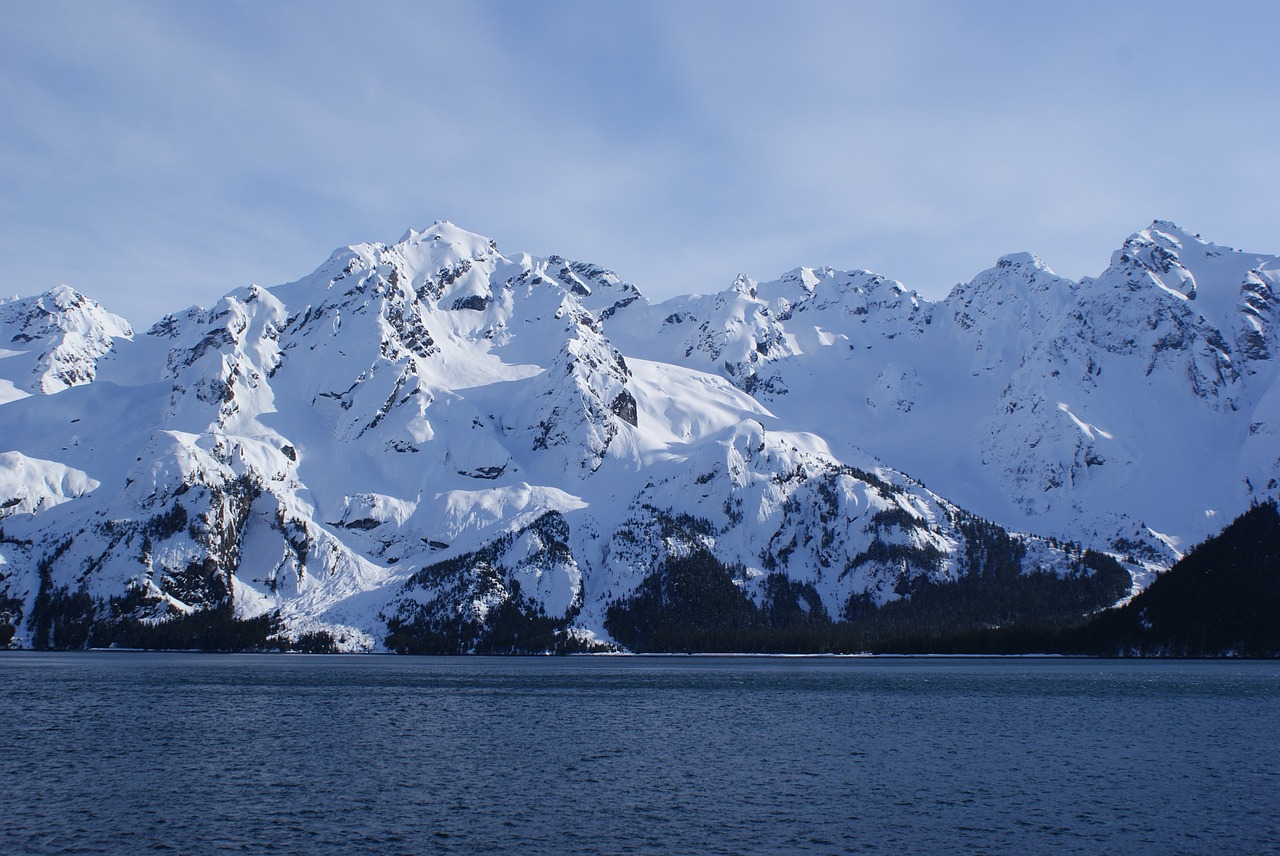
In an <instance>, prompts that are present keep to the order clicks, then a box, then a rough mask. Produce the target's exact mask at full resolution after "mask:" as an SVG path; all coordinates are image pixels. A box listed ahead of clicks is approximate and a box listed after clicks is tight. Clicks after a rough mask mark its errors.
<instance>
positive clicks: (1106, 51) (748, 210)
mask: <svg viewBox="0 0 1280 856" xmlns="http://www.w3.org/2000/svg"><path fill="white" fill-rule="evenodd" d="M0 16H2V17H3V18H4V19H5V20H4V23H5V26H4V27H2V28H0V110H3V112H4V115H5V116H6V121H5V122H4V123H0V186H3V188H4V192H3V193H0V253H3V255H4V258H5V260H6V261H5V265H4V268H3V274H2V275H0V290H3V291H5V292H6V293H7V292H23V293H30V292H33V291H37V290H42V289H44V288H48V287H50V286H52V285H55V284H57V283H58V282H61V281H66V282H69V283H70V284H72V285H74V286H76V287H78V288H81V289H82V290H84V291H86V292H88V293H90V294H91V295H93V296H95V297H97V298H98V299H100V300H102V301H103V302H104V303H106V304H107V305H108V306H110V307H112V308H114V309H116V310H117V311H120V312H122V313H124V314H126V315H128V316H129V317H130V318H131V320H134V321H135V322H138V323H146V322H149V321H150V320H152V319H154V318H155V317H157V316H158V315H159V314H160V313H161V312H163V311H166V310H170V309H176V308H179V307H180V306H182V305H185V304H186V303H190V302H193V301H200V302H206V303H207V302H209V301H211V300H212V299H214V298H215V297H216V296H217V295H218V294H220V293H222V292H223V291H225V290H227V289H230V288H233V287H236V286H239V285H243V284H245V283H247V282H249V281H258V282H262V283H264V284H272V283H275V282H279V281H284V280H287V279H292V278H295V277H297V276H300V275H302V274H304V273H306V272H307V271H308V270H309V269H310V268H311V267H313V266H314V265H316V264H319V263H320V262H321V261H322V260H323V259H324V258H325V257H327V255H328V253H329V252H330V250H332V249H333V247H335V246H337V245H340V244H345V243H350V242H354V241H359V240H392V239H394V238H396V237H398V236H399V235H400V233H401V232H403V230H404V229H405V228H407V227H409V226H415V227H420V226H422V225H423V224H425V223H428V222H430V221H431V220H433V219H436V218H442V217H447V218H449V219H452V220H454V221H455V222H457V223H459V224H460V225H462V226H464V227H466V228H470V229H474V230H477V231H481V232H484V233H485V234H488V235H491V236H493V237H495V238H497V239H498V240H499V242H500V244H501V245H502V246H503V247H504V248H506V249H511V250H516V249H523V250H529V251H531V252H537V253H550V252H560V253H563V254H566V255H574V256H578V257H584V258H590V259H592V260H594V261H598V262H600V263H603V264H606V265H608V266H611V267H613V268H615V269H617V270H618V271H619V273H621V274H622V275H623V276H626V277H628V278H630V279H632V280H634V281H636V282H637V283H638V284H639V285H640V286H641V287H642V289H644V290H645V291H646V292H647V293H650V294H651V295H653V296H656V297H661V296H665V295H667V294H671V293H675V292H677V291H696V290H708V289H713V288H720V287H723V286H724V285H725V284H727V283H728V282H729V281H730V280H731V278H732V276H733V275H734V274H735V273H737V272H739V271H746V272H749V273H751V274H753V275H755V276H758V277H768V276H772V275H775V274H777V273H780V272H781V271H783V270H786V269H789V268H791V267H794V266H796V265H800V264H833V265H837V266H841V267H866V268H871V269H875V270H878V271H879V272H882V273H884V274H886V275H889V276H893V277H896V278H899V279H902V280H904V281H905V282H906V283H907V284H908V285H911V286H914V287H918V288H921V289H922V290H925V291H926V292H928V293H930V294H933V295H938V294H941V293H943V292H945V290H946V289H947V288H949V287H950V286H951V285H952V284H954V283H955V282H956V281H959V280H962V279H967V278H969V277H970V276H972V275H973V274H974V273H976V272H977V271H978V270H980V269H981V268H982V267H984V266H986V265H989V264H990V263H991V262H992V261H993V260H994V259H995V258H996V257H997V256H998V255H1000V254H1002V253H1005V252H1010V251H1015V250H1032V251H1035V252H1037V253H1038V254H1040V255H1041V256H1042V257H1044V258H1045V259H1046V260H1047V261H1048V262H1049V263H1050V264H1051V265H1053V266H1054V267H1055V268H1057V269H1059V270H1060V271H1061V272H1063V273H1066V274H1068V275H1072V276H1080V275H1084V274H1092V273H1096V272H1097V271H1098V270H1100V269H1101V268H1102V267H1103V266H1104V265H1105V264H1106V261H1107V257H1108V255H1109V252H1110V250H1111V249H1113V248H1114V247H1115V246H1117V245H1118V244H1119V242H1120V241H1121V240H1123V238H1124V236H1125V235H1126V234H1127V233H1128V232H1130V231H1132V230H1134V229H1137V228H1141V227H1142V226H1144V225H1145V224H1146V223H1147V222H1148V221H1149V220H1150V219H1151V218H1153V217H1156V216H1161V217H1170V218H1172V219H1175V220H1180V221H1183V222H1184V225H1187V226H1190V227H1192V228H1195V229H1197V230H1199V231H1201V232H1202V233H1204V234H1206V236H1208V237H1211V238H1214V239H1215V240H1220V241H1223V242H1227V243H1236V244H1241V245H1244V246H1246V247H1248V248H1251V249H1260V250H1280V247H1276V246H1272V245H1271V244H1273V243H1274V234H1275V224H1276V223H1277V222H1278V221H1280V218H1278V217H1277V215H1278V214H1280V200H1278V199H1277V195H1276V194H1274V193H1271V192H1269V191H1268V190H1267V188H1268V187H1269V186H1271V185H1274V182H1275V178H1276V170H1277V167H1276V164H1277V163H1280V158H1277V156H1276V155H1277V151H1276V143H1275V141H1276V139H1277V138H1278V137H1277V131H1280V128H1278V127H1277V125H1278V124H1280V118H1278V117H1277V115H1276V112H1275V111H1274V110H1272V109H1271V106H1270V102H1271V101H1272V100H1274V91H1275V90H1276V88H1277V84H1278V83H1280V58H1277V56H1276V54H1275V52H1268V51H1265V50H1262V49H1259V48H1257V47H1255V42H1256V34H1258V33H1263V32H1269V31H1272V30H1274V29H1275V27H1276V25H1277V24H1280V9H1273V6H1272V5H1271V4H1266V3H1226V4H1219V5H1216V6H1214V7H1212V8H1209V7H1205V6H1204V5H1203V4H1191V3H1169V2H1165V3H1149V2H1133V3H1126V4H1121V5H1119V6H1117V5H1116V4H1104V3H1092V2H1089V3H1081V4H1042V3H1032V4H1028V3H1020V2H1019V3H1014V2H975V3H964V4H956V3H940V2H902V3H844V2H839V3H837V2H800V3H795V4H788V5H786V6H781V5H779V4H776V3H762V2H710V0H693V2H681V3H674V2H673V3H666V2H656V3H651V2H644V3H641V2H611V3H587V2H557V0H549V2H540V3H518V2H468V3H460V2H432V3H425V4H424V3H413V2H399V0H382V2H376V0H375V2H368V3H362V4H358V5H357V4H349V3H328V2H276V3H270V4H261V3H247V2H246V3H230V2H223V3H216V4H194V3H184V4H175V3H166V2H146V0H137V2H125V1H124V0H121V2H113V3H110V4H84V3H78V2H60V0H46V2H42V3H40V4H18V3H14V4H4V5H2V6H0Z"/></svg>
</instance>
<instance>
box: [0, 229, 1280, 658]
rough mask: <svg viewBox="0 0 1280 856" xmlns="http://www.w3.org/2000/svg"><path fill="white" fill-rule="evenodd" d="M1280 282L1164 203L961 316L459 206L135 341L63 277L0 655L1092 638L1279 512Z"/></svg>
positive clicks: (1, 401)
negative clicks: (652, 261)
mask: <svg viewBox="0 0 1280 856" xmlns="http://www.w3.org/2000/svg"><path fill="white" fill-rule="evenodd" d="M1278 289H1280V258H1277V257H1275V256H1270V255H1262V254H1257V253H1246V252H1241V251H1239V250H1234V249H1230V248H1227V247H1223V246H1219V245H1216V244H1213V243H1210V242H1208V241H1206V240H1203V239H1201V238H1200V237H1199V236H1197V235H1194V234H1191V233H1189V232H1187V231H1185V230H1183V229H1180V228H1179V227H1177V226H1175V225H1173V224H1171V223H1167V222H1163V221H1156V222H1154V223H1153V224H1152V225H1151V226H1150V227H1148V228H1146V229H1143V230H1141V231H1139V232H1137V233H1135V234H1134V235H1132V236H1130V237H1129V238H1128V239H1127V240H1125V241H1124V243H1123V245H1122V246H1121V247H1120V248H1119V249H1118V250H1116V251H1115V253H1114V254H1113V255H1112V258H1111V261H1110V264H1109V266H1108V267H1107V268H1106V270H1105V271H1103V273H1102V274H1100V275H1099V276H1098V277H1096V278H1085V279H1082V280H1079V281H1075V280H1071V279H1067V278H1064V277H1060V276H1057V275H1056V274H1054V273H1053V271H1052V270H1050V269H1049V267H1048V266H1047V265H1046V264H1045V263H1044V262H1043V261H1041V260H1040V259H1038V258H1037V257H1035V256H1033V255H1030V254H1015V255H1009V256H1005V257H1003V258H1001V259H999V260H998V261H997V262H996V264H995V265H994V266H993V267H992V268H990V269H988V270H986V271H983V272H981V273H979V274H978V275H977V276H976V277H974V278H973V279H972V280H971V281H970V282H968V283H965V284H961V285H957V286H956V287H955V288H954V289H953V290H952V291H951V293H950V294H949V295H947V297H946V298H944V299H942V300H938V301H930V300H926V299H924V298H923V297H921V296H920V295H919V294H917V293H916V292H914V291H911V290H909V289H907V288H906V287H904V286H903V285H902V284H901V283H898V282H895V281H893V280H890V279H887V278H885V277H883V276H880V275H877V274H873V273H870V272H867V271H839V270H834V269H831V268H807V267H802V268H798V269H796V270H793V271H791V272H789V273H786V274H784V275H783V276H781V277H779V278H778V279H775V280H770V281H756V280H753V279H751V278H749V277H747V276H740V277H738V278H737V279H736V280H735V281H734V282H733V283H732V285H730V287H729V288H727V289H726V290H724V291H722V292H719V293H713V294H705V295H695V296H687V297H678V298H674V299H671V300H667V301H663V302H660V303H651V302H650V301H649V300H647V299H646V298H645V297H644V296H643V295H642V294H641V292H640V290H639V289H638V288H637V287H636V286H634V285H632V284H630V283H628V282H625V281H623V280H621V279H620V278H619V277H617V276H616V275H615V274H613V273H612V272H610V271H608V270H606V269H604V268H602V267H600V266H598V265H595V264H591V263H586V262H580V261H571V260H569V259H566V258H562V257H560V256H555V255H553V256H549V257H536V256H531V255H529V254H526V253H506V252H503V251H500V250H499V249H498V246H497V244H496V243H495V242H494V241H493V240H490V239H489V238H485V237H482V236H480V235H476V234H473V233H470V232H467V231H464V230H462V229H460V228H458V227H456V226H454V225H452V224H450V223H447V222H437V223H435V224H434V225H432V226H431V227H430V228H428V229H426V230H425V231H422V232H418V231H413V230H410V231H409V232H407V233H406V234H405V235H404V236H403V237H402V238H401V239H400V240H399V241H397V242H395V243H393V244H358V245H355V246H351V247H346V248H343V249H340V250H338V251H336V252H335V253H334V254H333V255H332V256H330V258H329V259H328V260H327V261H326V262H325V263H324V264H322V265H321V266H320V267H319V268H318V269H316V271H315V272H314V273H312V274H310V275H308V276H306V277H304V278H302V279H300V280H298V281H296V282H292V283H287V284H283V285H279V286H275V287H273V288H262V287H259V286H256V285H255V286H250V287H248V288H242V289H238V290H235V291H232V292H230V293H228V294H227V295H226V296H225V297H224V298H222V299H221V300H220V301H219V302H218V303H217V304H216V305H215V306H213V307H212V308H208V309H205V308H200V307H191V308H189V309H186V310H183V311H181V312H177V313H174V314H171V315H167V316H166V317H165V318H163V319H162V320H160V321H159V322H158V323H156V324H154V325H153V326H152V327H151V328H150V329H148V330H146V331H145V332H141V333H140V332H136V331H134V330H133V329H132V328H131V327H130V325H129V324H128V323H127V322H126V321H125V320H124V319H122V318H119V317H118V316H115V315H112V314H111V313H110V312H108V311H107V310H106V309H104V308H103V307H101V306H100V305H98V304H97V303H95V302H94V301H92V300H90V299H89V298H87V297H85V296H84V295H82V294H80V293H78V292H76V291H74V290H73V289H71V288H68V287H66V286H59V287H57V288H54V289H52V290H50V291H48V292H46V293H45V294H42V295H39V296H36V297H28V298H14V299H11V300H8V301H5V302H3V303H0V631H3V632H0V641H3V640H4V638H6V637H7V640H8V644H10V645H11V646H15V647H37V648H44V647H80V646H83V645H106V644H113V643H115V644H129V643H130V642H131V641H134V642H136V641H137V640H138V639H144V640H145V638H147V637H146V636H145V633H146V632H150V630H148V628H150V629H151V630H154V629H156V628H161V627H163V626H165V625H171V626H175V627H176V626H181V625H182V624H183V622H188V623H190V622H196V621H202V620H205V621H207V620H209V619H210V618H211V617H213V616H218V617H220V619H219V620H223V621H224V624H225V625H226V626H235V627H244V626H249V625H248V624H247V622H253V621H261V620H264V619H265V618H267V617H269V618H270V622H268V623H269V632H270V633H271V634H273V638H276V639H278V640H281V641H282V642H283V643H285V644H298V645H304V646H305V645H307V644H311V643H315V644H320V645H321V646H322V647H324V648H325V649H332V650H344V651H379V650H388V649H390V650H406V651H448V652H454V651H457V652H465V651H504V652H509V651H543V650H592V649H600V648H619V647H621V648H629V649H632V650H646V649H653V648H672V649H678V650H683V649H689V648H690V647H697V646H699V645H700V644H704V643H707V640H708V639H710V638H711V637H708V636H706V635H705V634H706V633H713V634H715V633H718V634H720V635H719V636H718V637H715V638H716V639H719V640H720V642H719V644H720V645H721V647H723V646H724V645H732V644H734V643H733V640H737V639H742V638H745V637H744V636H743V634H750V633H754V632H757V631H760V632H765V631H768V632H771V633H773V634H774V635H775V636H777V635H778V634H784V635H785V634H786V633H795V632H799V631H798V630H797V628H805V627H813V626H816V625H821V626H824V627H830V626H835V625H841V624H848V623H850V622H857V621H859V620H863V619H865V618H866V617H867V616H869V615H877V614H881V613H884V614H890V613H894V612H895V611H896V612H898V613H900V612H902V611H903V609H904V606H905V605H909V604H915V605H916V606H917V607H919V608H923V606H921V605H923V604H935V605H936V604H952V606H938V607H937V609H936V610H935V611H934V613H931V614H933V615H935V618H936V616H938V615H944V614H951V613H950V611H951V610H953V609H954V608H955V607H954V604H956V603H960V602H961V601H964V602H965V603H969V602H972V603H975V604H977V606H974V607H973V610H976V611H969V607H966V608H965V611H964V612H963V614H964V615H966V616H968V617H967V618H965V619H964V620H967V621H971V622H977V623H980V624H981V623H985V624H992V623H999V622H1000V621H1001V620H1004V619H1003V618H1002V616H1006V617H1007V615H1009V614H1012V613H1010V612H1009V610H1011V609H1012V610H1014V611H1016V612H1018V614H1019V615H1020V616H1022V617H1026V616H1031V617H1035V616H1036V615H1039V616H1040V617H1042V618H1045V619H1046V620H1055V621H1057V620H1066V619H1067V618H1069V617H1070V616H1075V617H1077V618H1079V617H1080V616H1082V615H1084V614H1087V613H1089V612H1091V611H1095V610H1097V609H1100V608H1103V607H1106V606H1109V605H1111V604H1112V603H1115V602H1117V601H1124V600H1126V599H1127V598H1129V597H1132V596H1133V595H1134V594H1136V593H1137V592H1138V591H1141V590H1142V589H1143V588H1145V587H1146V586H1147V585H1148V584H1149V582H1150V581H1151V580H1152V579H1153V578H1154V577H1155V576H1156V575H1158V574H1159V573H1161V572H1162V571H1163V570H1165V569H1167V568H1168V567H1169V566H1170V565H1172V564H1173V563H1174V562H1175V561H1177V559H1178V558H1180V556H1181V555H1182V553H1183V552H1185V551H1186V550H1187V549H1188V548H1189V547H1190V546H1191V545H1192V544H1195V543H1197V542H1200V541H1202V540H1204V539H1205V538H1206V537H1208V536H1210V535H1213V534H1214V533H1216V532H1217V531H1219V530H1220V529H1222V527H1223V526H1225V525H1226V523H1227V522H1228V521H1229V520H1231V519H1232V518H1233V517H1235V516H1237V515H1239V514H1240V513H1242V512H1244V511H1245V510H1246V509H1248V508H1249V507H1250V506H1251V505H1254V504H1257V503H1259V502H1264V501H1267V500H1269V499H1273V498H1274V497H1275V496H1276V495H1277V493H1278V492H1280V391H1278V390H1277V383H1276V370H1277V365H1278V362H1277V357H1276V355H1277V349H1278V348H1280V342H1278V341H1277V337H1278V336H1280V333H1278V332H1277V326H1278V322H1280V305H1278V301H1277V292H1278ZM926 485H927V487H926ZM975 586H977V587H976V588H975ZM1010 586H1013V588H1009V587H1010ZM1032 588H1034V589H1035V592H1036V594H1035V595H1034V597H1033V596H1031V595H1027V596H1026V598H1024V599H1023V600H1017V598H1014V599H1013V600H1010V596H1009V595H1008V592H1009V591H1014V590H1015V589H1016V590H1017V591H1028V592H1029V591H1031V589H1032ZM1018 597H1022V595H1019V596H1018ZM966 598H967V600H966ZM1028 598H1029V599H1028ZM1015 601H1016V602H1017V603H1019V604H1021V606H1016V607H1015V606H1011V605H1010V604H1014V603H1015ZM997 603H999V604H1001V606H999V608H998V609H997V608H996V606H995V604H997ZM984 604H985V606H983V605H984ZM936 620H951V619H936ZM955 620H960V619H955ZM254 626H257V625H254ZM262 626H263V627H267V626H268V625H267V624H262ZM139 634H143V635H142V636H139ZM691 634H692V635H691ZM698 634H703V635H698ZM725 634H728V635H725ZM699 640H701V641H699ZM707 644H709V643H707Z"/></svg>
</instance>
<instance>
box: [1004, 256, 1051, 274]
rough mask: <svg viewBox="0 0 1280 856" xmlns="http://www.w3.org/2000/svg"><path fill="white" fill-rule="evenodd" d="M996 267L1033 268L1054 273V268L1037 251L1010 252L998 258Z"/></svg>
mask: <svg viewBox="0 0 1280 856" xmlns="http://www.w3.org/2000/svg"><path fill="white" fill-rule="evenodd" d="M996 267H997V268H1000V269H1008V268H1031V269H1033V270H1042V271H1044V272H1046V273H1053V270H1052V269H1051V268H1050V267H1049V266H1048V265H1047V264H1045V263H1044V260H1043V259H1042V258H1040V257H1039V256H1037V255H1036V254H1035V253H1008V254H1006V255H1003V256H1001V257H1000V258H999V259H997V260H996Z"/></svg>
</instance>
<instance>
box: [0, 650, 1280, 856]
mask: <svg viewBox="0 0 1280 856" xmlns="http://www.w3.org/2000/svg"><path fill="white" fill-rule="evenodd" d="M0 852H3V853H140V852H162V853H163V852H172V853H374V854H394V853H412V854H417V853H482V852H517V853H521V854H544V853H545V854H560V853H618V854H621V853H734V854H737V853H904V852H920V853H1017V854H1022V853H1038V852H1045V853H1049V852H1051V853H1125V854H1134V853H1151V854H1169V853H1212V854H1231V853H1239V854H1255V853H1275V852H1280V664H1277V663H1258V662H1151V661H1139V662H1129V661H1095V660H1063V659H1030V658H991V659H963V658H954V659H952V658H942V659H937V658H763V657H750V658H748V657H742V658H732V657H729V658H720V657H669V658H646V657H570V658H511V659H503V658H416V657H387V656H352V657H342V656H333V657H324V656H303V655H296V656H288V655H213V654H143V653H107V652H103V653H81V654H65V653H58V654H43V653H30V652H27V653H21V652H6V653H3V654H0Z"/></svg>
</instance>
